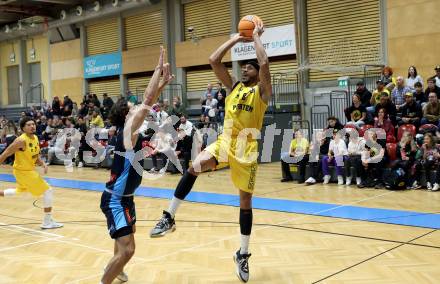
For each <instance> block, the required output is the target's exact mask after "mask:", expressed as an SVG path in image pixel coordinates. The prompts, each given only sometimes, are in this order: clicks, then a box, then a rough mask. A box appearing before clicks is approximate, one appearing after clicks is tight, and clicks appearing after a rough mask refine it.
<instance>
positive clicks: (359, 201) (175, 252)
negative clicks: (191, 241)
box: [66, 191, 394, 284]
mask: <svg viewBox="0 0 440 284" xmlns="http://www.w3.org/2000/svg"><path fill="white" fill-rule="evenodd" d="M392 193H394V192H393V191H389V192H385V193H382V194H378V195H375V196H371V197H368V198H364V199H361V200H358V201H354V202H351V203H348V204H342V205H338V206H335V207H333V208H328V209H325V210H321V211H322V212H320V211H318V212H315V214H319V213H323V212H325V211H331V210H335V209H338V208H340V207H345V206H349V205H352V204H358V203H361V202H364V201H368V200H372V199H376V198H378V197H382V196H384V195H389V194H392ZM237 198H238V197H237ZM308 217H313V215H302V216H295V217H293V218H289V219H287V220H285V221H282V222H279V223H277V224H276V225H282V224H287V223H289V222H291V221H293V220H300V219H305V218H308ZM268 228H272V226H264V227H259V228H257V229H255V230H253V231H252V233H253V234H255V232H258V231H262V230H265V229H268ZM165 237H166V236H165ZM236 238H237V236H236V235H234V236H230V237H225V238H220V239H217V240H213V241H210V242H207V243H203V244H199V245H195V246H192V247H189V248H182V249H179V250H176V251H174V252H171V253H168V254H164V255H161V256H157V257H154V258H150V259H146V260H144V261H139V262H135V263H131V265H129V266H130V267H133V266H135V265H139V264H144V263H147V262H154V261H158V260H162V259H164V258H167V257H169V256H172V255H177V254H180V253H182V252H187V251H192V250H196V249H199V248H202V247H207V246H210V245H212V244H215V243H218V242H223V241H228V240H232V239H236ZM99 276H102V273H101V274H95V275H89V276H87V277H84V278H80V279H77V280H73V281H70V282H67V283H66V284H75V283H80V282H82V281H85V280H89V279H94V278H96V277H99Z"/></svg>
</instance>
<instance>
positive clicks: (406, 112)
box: [397, 92, 423, 128]
mask: <svg viewBox="0 0 440 284" xmlns="http://www.w3.org/2000/svg"><path fill="white" fill-rule="evenodd" d="M400 110H401V111H402V115H400V116H399V117H397V123H398V124H399V125H402V124H413V125H414V126H415V127H416V128H418V127H419V126H420V120H421V119H422V116H423V114H422V107H421V106H420V105H419V104H418V103H416V102H415V100H414V96H413V94H412V93H411V92H407V93H406V94H405V104H404V105H403V106H402V107H401V109H400Z"/></svg>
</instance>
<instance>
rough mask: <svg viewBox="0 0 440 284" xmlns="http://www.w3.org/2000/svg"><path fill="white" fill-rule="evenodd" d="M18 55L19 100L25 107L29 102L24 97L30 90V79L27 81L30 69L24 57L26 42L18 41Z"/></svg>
mask: <svg viewBox="0 0 440 284" xmlns="http://www.w3.org/2000/svg"><path fill="white" fill-rule="evenodd" d="M18 53H20V63H19V67H18V68H19V69H18V72H19V78H20V100H21V105H22V106H27V104H28V103H29V102H28V100H27V98H26V95H27V93H28V91H29V88H30V79H29V76H30V74H29V72H30V69H29V64H28V63H27V57H26V40H20V41H19V50H18Z"/></svg>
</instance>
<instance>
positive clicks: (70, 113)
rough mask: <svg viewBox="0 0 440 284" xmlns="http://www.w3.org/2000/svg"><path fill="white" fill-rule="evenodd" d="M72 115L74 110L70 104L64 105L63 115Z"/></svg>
mask: <svg viewBox="0 0 440 284" xmlns="http://www.w3.org/2000/svg"><path fill="white" fill-rule="evenodd" d="M71 115H72V110H71V109H70V108H69V106H64V108H63V111H62V113H61V116H63V117H68V116H71Z"/></svg>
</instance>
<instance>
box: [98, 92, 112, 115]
mask: <svg viewBox="0 0 440 284" xmlns="http://www.w3.org/2000/svg"><path fill="white" fill-rule="evenodd" d="M114 103H115V102H114V101H113V99H112V98H110V97H109V96H108V95H107V93H104V94H103V95H102V109H101V112H102V115H103V117H105V118H107V117H108V115H109V114H110V110H111V109H112V107H113V105H114Z"/></svg>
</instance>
